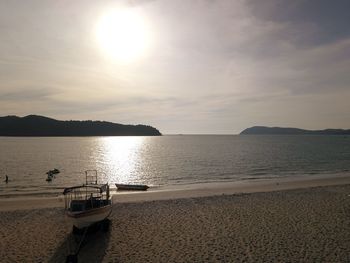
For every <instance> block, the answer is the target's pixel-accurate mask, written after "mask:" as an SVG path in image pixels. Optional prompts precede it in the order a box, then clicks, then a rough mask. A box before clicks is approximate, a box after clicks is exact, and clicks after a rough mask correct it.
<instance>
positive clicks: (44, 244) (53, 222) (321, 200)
mask: <svg viewBox="0 0 350 263" xmlns="http://www.w3.org/2000/svg"><path fill="white" fill-rule="evenodd" d="M278 187H279V185H278ZM275 190H276V189H275ZM110 218H111V228H110V231H109V232H108V233H103V232H101V231H98V232H96V233H91V234H89V235H88V238H87V243H86V244H85V245H84V246H83V248H82V250H81V252H80V254H79V262H350V185H339V186H322V187H314V188H304V189H296V190H278V191H274V192H262V193H247V194H242V193H240V194H239V193H238V194H233V195H232V194H230V195H227V194H225V195H220V196H208V197H188V196H187V198H182V199H172V200H157V201H147V202H133V203H127V202H124V203H116V204H115V205H114V210H113V213H112V215H111V217H110ZM70 230H71V226H69V225H68V224H67V223H66V222H65V220H64V216H63V209H62V208H44V209H30V210H18V211H2V212H0V261H1V262H64V261H65V256H66V255H67V254H68V253H69V249H72V248H74V243H75V240H74V239H75V237H74V236H73V235H72V234H70Z"/></svg>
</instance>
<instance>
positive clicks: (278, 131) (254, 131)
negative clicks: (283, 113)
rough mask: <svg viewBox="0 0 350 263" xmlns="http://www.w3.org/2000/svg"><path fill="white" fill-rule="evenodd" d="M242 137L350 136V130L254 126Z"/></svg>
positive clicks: (242, 133) (244, 132)
mask: <svg viewBox="0 0 350 263" xmlns="http://www.w3.org/2000/svg"><path fill="white" fill-rule="evenodd" d="M240 134H241V135H350V130H344V129H324V130H303V129H298V128H281V127H265V126H254V127H251V128H247V129H245V130H243V131H242V132H241V133H240Z"/></svg>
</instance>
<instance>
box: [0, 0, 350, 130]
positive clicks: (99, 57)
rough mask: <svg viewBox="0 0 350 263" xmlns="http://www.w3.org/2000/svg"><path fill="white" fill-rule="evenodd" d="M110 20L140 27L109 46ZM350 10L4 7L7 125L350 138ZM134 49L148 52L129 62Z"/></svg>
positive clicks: (196, 2)
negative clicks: (322, 132)
mask: <svg viewBox="0 0 350 263" xmlns="http://www.w3.org/2000/svg"><path fill="white" fill-rule="evenodd" d="M111 10H112V11H113V10H127V12H128V13H131V14H133V15H132V17H133V18H132V19H134V20H135V17H136V19H139V22H137V23H136V22H133V21H134V20H132V19H131V20H130V21H131V22H128V20H126V22H118V21H119V20H113V21H114V22H111V25H109V26H111V27H112V28H116V27H118V28H119V27H122V29H120V31H118V32H119V33H115V34H117V35H116V36H110V35H108V34H107V38H101V36H100V35H101V34H100V35H99V33H97V32H100V33H101V32H102V31H103V30H104V28H105V27H106V25H105V24H103V23H102V24H103V25H102V26H101V21H102V20H103V18H105V17H106V14H109V13H111V12H112V11H111ZM349 10H350V1H348V0H333V1H328V0H327V1H326V0H309V1H306V0H294V1H289V0H264V1H260V0H236V1H232V0H222V1H214V0H213V1H209V0H206V1H204V0H203V1H200V0H193V1H184V0H182V1H178V0H162V1H157V0H155V1H137V0H134V1H123V0H120V1H106V0H101V1H89V0H75V1H70V0H60V1H43V0H41V1H36V0H27V1H22V0H12V1H6V0H0V35H1V41H0V115H1V116H6V115H18V116H25V115H29V114H37V115H44V116H48V117H52V118H56V119H60V120H105V121H111V122H117V123H124V124H147V125H152V126H154V127H156V128H158V129H159V130H160V131H161V132H162V133H163V134H179V133H180V134H188V133H189V134H237V133H239V132H240V131H242V130H243V129H245V128H247V127H251V126H255V125H264V126H280V127H298V128H305V129H324V128H350V103H349V100H350V16H349V14H348V13H349ZM114 14H117V13H114ZM115 21H117V22H115ZM140 21H141V22H140ZM116 23H119V24H118V25H117V24H116ZM120 24H122V25H120ZM101 27H102V29H101ZM135 27H137V28H136V31H135V29H134V28H135ZM101 30H102V31H101ZM132 31H133V32H136V33H135V34H136V37H134V38H128V32H132ZM103 32H104V31H103ZM108 32H109V31H108ZM108 32H107V33H108ZM111 32H112V31H111ZM113 32H114V31H113ZM120 32H122V33H120ZM111 34H114V33H111ZM140 35H142V36H143V37H140ZM125 39H127V41H129V42H126V45H127V47H126V48H129V50H128V51H130V50H131V51H132V52H133V50H132V49H130V47H133V46H135V45H139V46H138V47H139V50H137V52H136V51H135V52H133V54H131V55H128V56H129V57H127V58H125V57H124V58H122V57H120V56H118V55H115V53H117V52H119V53H120V51H123V48H125V47H120V46H118V43H122V42H123V41H124V40H125ZM113 41H114V42H113ZM102 42H103V43H102ZM101 43H102V44H101ZM106 46H109V48H106ZM111 46H112V49H113V48H114V50H112V51H111V50H110V49H111ZM132 52H131V53H132ZM124 53H125V52H124ZM127 54H128V53H127Z"/></svg>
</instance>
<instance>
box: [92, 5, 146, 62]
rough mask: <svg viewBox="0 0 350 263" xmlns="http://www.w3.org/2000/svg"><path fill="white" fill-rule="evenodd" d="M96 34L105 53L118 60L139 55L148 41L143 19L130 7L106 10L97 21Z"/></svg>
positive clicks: (131, 58)
mask: <svg viewBox="0 0 350 263" xmlns="http://www.w3.org/2000/svg"><path fill="white" fill-rule="evenodd" d="M96 36H97V41H98V43H99V45H100V47H101V48H102V50H103V52H104V53H105V55H106V56H107V57H111V58H113V59H115V60H119V61H131V60H134V59H136V58H138V57H140V56H141V55H143V54H144V53H145V51H146V49H147V47H148V46H149V41H150V36H149V30H148V28H147V25H146V21H145V19H144V18H143V17H142V15H141V14H140V13H139V12H137V11H136V10H132V9H113V10H110V11H109V12H106V13H105V14H104V15H103V16H102V17H101V18H100V20H99V21H98V23H97V27H96Z"/></svg>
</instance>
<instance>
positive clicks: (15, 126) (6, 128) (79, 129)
mask: <svg viewBox="0 0 350 263" xmlns="http://www.w3.org/2000/svg"><path fill="white" fill-rule="evenodd" d="M160 135H162V134H161V133H160V132H159V130H157V129H156V128H154V127H151V126H148V125H141V124H138V125H123V124H119V123H112V122H106V121H91V120H87V121H76V120H70V121H60V120H55V119H52V118H48V117H45V116H38V115H28V116H25V117H18V116H5V117H0V136H43V137H46V136H160Z"/></svg>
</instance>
